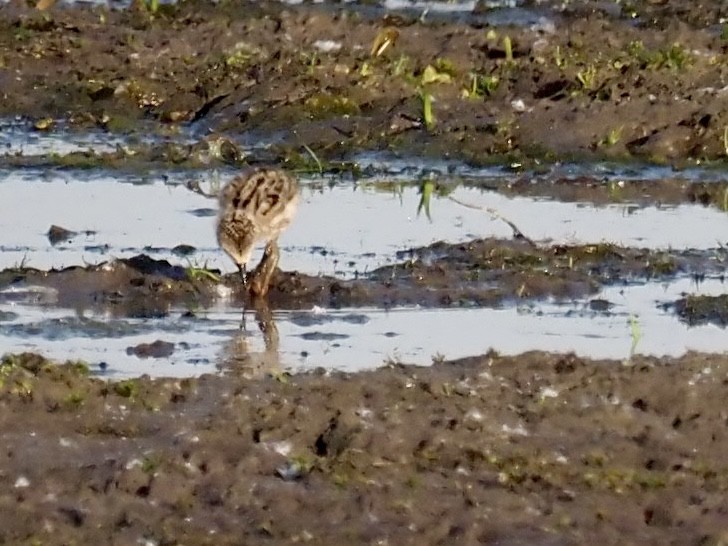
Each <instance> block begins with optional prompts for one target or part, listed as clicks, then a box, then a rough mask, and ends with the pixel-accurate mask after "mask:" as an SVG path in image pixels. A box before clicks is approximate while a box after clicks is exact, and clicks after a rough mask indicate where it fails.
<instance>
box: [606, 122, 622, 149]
mask: <svg viewBox="0 0 728 546" xmlns="http://www.w3.org/2000/svg"><path fill="white" fill-rule="evenodd" d="M623 129H624V126H623V125H620V126H619V127H615V128H614V129H611V130H610V131H609V133H607V135H606V136H605V137H604V138H603V139H602V140H601V142H600V144H601V145H602V146H607V147H611V146H614V145H615V144H617V143H618V142H619V141H620V140H621V139H622V130H623Z"/></svg>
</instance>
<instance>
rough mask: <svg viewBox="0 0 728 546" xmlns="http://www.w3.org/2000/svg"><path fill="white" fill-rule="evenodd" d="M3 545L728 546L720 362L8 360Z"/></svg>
mask: <svg viewBox="0 0 728 546" xmlns="http://www.w3.org/2000/svg"><path fill="white" fill-rule="evenodd" d="M0 374H1V377H2V390H1V391H0V406H1V408H2V411H0V429H1V430H2V431H3V434H2V436H3V448H2V453H1V454H0V484H1V485H2V488H1V489H0V491H2V493H0V517H1V518H2V525H1V526H0V541H2V542H3V543H6V544H120V545H121V544H124V545H126V544H140V543H141V544H215V545H219V544H290V543H310V544H499V545H500V544H508V545H516V544H548V545H556V544H559V545H562V544H587V543H589V542H596V543H599V544H676V545H677V544H679V545H687V544H694V545H703V544H710V545H718V544H725V543H726V540H728V535H726V531H725V529H726V524H725V522H726V517H727V516H726V503H725V499H726V494H727V493H726V491H727V489H728V466H726V459H725V453H726V449H728V444H727V443H726V434H725V430H726V423H727V422H728V415H727V414H726V410H725V408H724V404H722V403H721V401H722V400H724V399H725V397H726V396H728V386H727V385H728V359H726V357H724V356H705V355H696V354H689V355H687V356H685V357H684V358H681V359H678V360H672V359H667V360H656V359H646V358H641V357H640V358H636V359H633V360H632V361H631V362H629V363H624V364H623V363H621V362H608V361H601V362H597V361H589V360H582V359H580V358H576V357H574V356H570V355H551V354H543V353H528V354H524V355H521V356H518V357H515V358H504V357H499V356H498V355H494V354H493V355H484V356H481V357H475V358H471V359H467V360H463V361H456V362H442V363H437V364H435V365H434V366H433V367H431V368H414V367H406V366H395V367H391V368H387V369H382V370H378V371H375V372H365V373H360V374H357V375H341V374H332V375H326V374H324V373H320V374H317V373H311V374H308V375H303V376H296V377H288V376H277V377H276V378H273V377H269V378H265V379H262V380H258V381H250V380H248V379H244V378H241V377H240V376H237V375H236V374H234V373H230V374H228V375H225V376H204V377H201V378H198V379H186V380H181V381H180V380H163V379H160V380H149V379H145V378H141V379H139V380H130V381H124V382H121V383H112V384H109V383H106V382H104V381H102V380H99V379H93V378H89V377H88V376H86V375H85V374H84V368H83V366H80V365H69V366H65V367H58V366H56V365H54V364H52V365H48V364H47V363H46V362H45V361H43V360H42V359H40V357H37V356H33V355H21V356H17V357H10V358H6V359H5V360H4V361H3V363H2V366H1V367H0Z"/></svg>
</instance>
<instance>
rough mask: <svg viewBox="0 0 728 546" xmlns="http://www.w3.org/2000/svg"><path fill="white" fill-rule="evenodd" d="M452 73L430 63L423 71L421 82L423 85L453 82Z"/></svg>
mask: <svg viewBox="0 0 728 546" xmlns="http://www.w3.org/2000/svg"><path fill="white" fill-rule="evenodd" d="M451 82H452V75H451V74H450V73H449V72H445V71H442V70H439V69H438V68H436V67H435V66H433V65H431V64H428V65H427V66H426V67H425V69H424V70H423V71H422V77H421V78H420V83H421V84H422V85H428V84H431V83H451Z"/></svg>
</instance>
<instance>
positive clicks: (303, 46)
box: [0, 1, 728, 166]
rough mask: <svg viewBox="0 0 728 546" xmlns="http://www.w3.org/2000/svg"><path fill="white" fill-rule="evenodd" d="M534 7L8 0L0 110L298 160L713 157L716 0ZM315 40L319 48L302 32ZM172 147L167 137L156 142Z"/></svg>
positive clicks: (719, 86)
mask: <svg viewBox="0 0 728 546" xmlns="http://www.w3.org/2000/svg"><path fill="white" fill-rule="evenodd" d="M548 6H549V5H548V3H541V2H539V3H538V6H537V7H534V9H538V10H540V11H538V13H542V14H544V15H546V16H547V17H548V19H547V20H542V22H541V23H539V24H535V25H531V26H527V25H523V26H500V27H492V26H490V25H489V24H488V23H487V16H488V14H489V12H488V11H487V10H485V12H484V13H483V14H482V16H480V17H477V16H473V17H470V18H469V19H467V18H466V19H465V20H464V21H463V20H447V19H445V18H443V17H438V16H437V15H432V16H431V17H429V18H428V17H425V18H424V22H423V21H421V20H420V17H419V16H420V15H421V13H419V12H418V13H417V14H407V13H405V14H402V15H392V14H390V15H386V16H385V12H384V11H383V10H382V9H379V8H377V7H376V6H374V7H370V8H369V9H363V8H362V7H361V6H348V7H347V6H325V7H313V6H302V7H286V6H285V5H280V4H269V3H263V4H260V3H254V4H248V3H245V2H237V1H236V2H232V1H231V2H223V3H216V4H214V5H213V4H210V3H206V2H202V1H191V2H180V3H179V4H177V5H174V6H162V7H161V8H160V9H159V11H157V12H156V13H151V12H150V10H149V9H146V8H144V7H143V6H142V7H138V8H137V9H130V10H121V11H112V10H109V9H108V8H106V7H93V8H89V7H83V8H79V7H67V6H62V7H56V8H52V9H51V10H49V11H44V12H39V11H36V10H33V9H32V8H29V7H27V6H26V5H25V4H24V3H22V2H12V3H11V4H10V5H8V6H7V7H5V8H3V10H2V12H0V88H1V89H2V97H3V100H2V101H1V102H0V115H23V116H28V117H29V118H31V119H32V120H34V121H35V122H36V125H37V127H38V128H39V129H41V130H52V129H53V120H52V119H48V118H49V117H50V118H53V119H58V118H61V119H68V120H71V122H72V123H73V124H76V125H78V126H79V127H83V128H88V127H89V126H98V127H101V128H103V129H105V130H110V131H123V132H129V133H137V134H145V133H148V132H153V133H154V132H158V133H167V134H168V133H170V132H174V131H175V130H188V128H190V127H191V128H192V130H193V133H195V134H198V135H205V134H207V133H208V132H216V133H218V134H225V135H228V136H231V137H233V138H234V137H235V135H239V134H242V133H243V132H245V133H246V134H247V135H248V136H247V137H246V138H247V139H248V140H250V139H253V141H264V142H269V143H273V144H274V146H273V148H270V149H267V150H264V151H260V150H257V151H253V152H249V158H248V159H249V160H251V161H256V160H261V159H266V160H275V161H276V162H285V163H288V164H289V165H291V166H300V165H301V164H302V163H307V164H308V163H311V161H310V160H311V158H310V157H308V155H307V154H306V153H305V152H304V150H303V148H302V145H303V144H305V145H307V146H309V147H310V148H311V149H313V150H314V151H315V153H316V154H317V155H318V156H319V157H320V158H321V159H329V160H330V159H335V158H341V157H345V156H347V155H348V154H351V153H352V152H358V151H361V150H391V151H396V152H398V153H408V154H413V153H420V154H426V155H429V156H432V157H438V158H442V157H457V158H464V159H466V160H469V161H472V162H475V163H485V162H491V161H500V160H502V159H503V158H504V157H508V158H511V159H516V160H520V161H527V160H533V159H534V158H541V159H555V158H567V159H568V158H584V157H586V158H593V157H608V158H618V159H630V158H643V159H648V160H652V161H660V162H669V163H674V164H677V165H684V164H686V162H689V161H696V162H704V161H714V160H721V159H723V158H724V157H725V156H726V141H725V138H724V134H725V129H726V127H728V93H726V92H725V87H726V85H728V63H726V60H727V59H728V57H727V52H726V40H725V38H724V34H725V33H724V32H723V33H722V31H723V29H722V27H720V26H719V25H717V24H716V22H717V21H719V20H720V17H725V15H726V14H725V12H726V8H725V6H724V5H723V4H722V3H721V2H703V3H701V4H700V5H699V6H698V5H695V4H694V3H692V2H654V1H636V2H631V3H629V6H627V5H626V4H625V5H624V6H623V7H621V8H620V7H619V5H615V6H614V7H613V9H607V6H606V3H603V2H600V3H591V2H575V3H573V5H572V3H567V4H566V6H569V7H567V8H563V6H562V3H556V4H555V6H556V7H555V8H554V11H551V10H549V9H548ZM714 17H715V18H714ZM388 37H389V38H391V40H390V41H389V43H392V44H393V45H391V46H390V47H387V48H385V50H384V52H383V53H382V54H381V55H379V56H376V55H372V51H373V50H375V49H377V48H376V46H377V45H381V44H383V43H385V42H386V38H388ZM327 40H329V41H332V42H334V44H335V46H334V48H335V49H334V50H331V51H328V50H325V49H321V48H323V47H325V45H321V44H322V43H323V44H325V43H326V42H325V41H327ZM508 41H509V42H510V44H511V45H510V48H509V47H508V45H507V43H508ZM336 48H338V49H336ZM509 50H510V52H509ZM511 57H512V58H511ZM428 67H429V69H428ZM423 94H429V95H431V96H432V97H433V99H434V103H433V114H434V117H435V121H433V122H431V123H427V120H425V119H424V109H423V101H422V99H421V96H422V95H423ZM141 122H143V123H141ZM427 125H429V128H428V127H427ZM250 135H257V136H255V137H252V136H250ZM188 154H189V150H188V149H187V148H186V147H185V146H173V147H171V148H169V149H164V150H162V152H161V157H157V159H161V160H166V161H168V162H173V163H179V162H184V161H185V160H186V159H188ZM226 158H227V160H230V161H241V160H242V159H243V158H241V157H240V156H239V154H237V153H232V154H228V155H227V156H226ZM196 160H197V159H195V161H196Z"/></svg>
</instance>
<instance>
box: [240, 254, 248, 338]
mask: <svg viewBox="0 0 728 546" xmlns="http://www.w3.org/2000/svg"><path fill="white" fill-rule="evenodd" d="M238 270H239V271H240V278H241V279H242V281H243V290H244V291H245V292H246V295H245V297H243V312H242V315H241V317H240V329H241V330H243V331H245V298H247V292H248V272H247V268H246V267H245V264H238Z"/></svg>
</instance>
